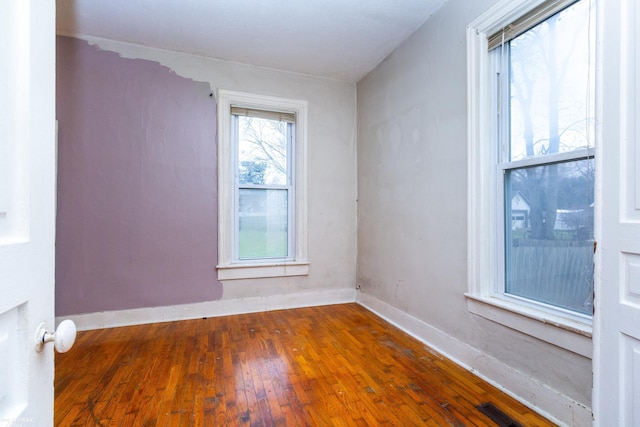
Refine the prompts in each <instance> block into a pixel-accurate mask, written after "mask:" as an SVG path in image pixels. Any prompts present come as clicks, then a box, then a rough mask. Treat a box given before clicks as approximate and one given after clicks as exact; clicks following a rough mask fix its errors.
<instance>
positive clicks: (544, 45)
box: [498, 0, 595, 161]
mask: <svg viewBox="0 0 640 427" xmlns="http://www.w3.org/2000/svg"><path fill="white" fill-rule="evenodd" d="M589 20H590V14H589V2H588V1H584V0H583V1H579V2H577V3H575V4H573V5H572V6H570V7H568V8H567V9H565V10H563V11H562V12H560V13H558V14H556V15H554V16H552V17H551V18H549V19H548V20H546V21H544V22H542V23H541V24H539V25H537V26H535V27H533V28H532V29H530V30H529V31H527V32H525V33H523V34H522V35H520V36H518V37H516V38H515V39H513V40H512V41H511V42H510V46H509V50H510V62H509V66H510V76H511V82H510V113H511V121H510V136H511V139H510V141H511V142H510V160H512V161H514V160H520V159H524V158H530V157H537V156H543V155H546V154H553V153H561V152H569V151H573V150H576V149H579V148H585V147H587V146H589V145H591V146H593V143H591V144H589V141H593V116H594V113H593V111H594V107H593V105H594V104H593V98H594V96H593V94H594V91H593V87H594V80H595V79H594V75H595V74H594V68H593V64H594V61H593V60H590V59H591V58H590V56H591V55H592V54H593V49H592V48H591V46H592V41H593V40H594V39H595V37H594V36H593V35H592V34H591V32H592V31H593V28H591V27H590V25H589V22H590V21H589ZM498 49H500V48H498Z"/></svg>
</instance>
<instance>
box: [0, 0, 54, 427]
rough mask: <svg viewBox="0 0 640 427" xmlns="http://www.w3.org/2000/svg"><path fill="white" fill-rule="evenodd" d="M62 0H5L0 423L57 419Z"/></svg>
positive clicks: (0, 81) (0, 110)
mask: <svg viewBox="0 0 640 427" xmlns="http://www.w3.org/2000/svg"><path fill="white" fill-rule="evenodd" d="M54 162H55V2H54V1H49V0H47V1H36V0H2V1H0V426H6V425H9V426H13V425H15V426H27V425H29V426H49V425H53V346H52V345H47V346H46V347H45V348H44V349H43V351H42V352H40V353H37V352H36V351H35V344H34V341H35V334H36V329H37V327H38V325H39V324H40V323H41V322H44V323H45V324H46V325H47V327H48V329H49V330H52V329H53V328H54V324H53V323H54V236H55V167H54Z"/></svg>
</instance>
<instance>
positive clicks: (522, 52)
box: [490, 0, 594, 316]
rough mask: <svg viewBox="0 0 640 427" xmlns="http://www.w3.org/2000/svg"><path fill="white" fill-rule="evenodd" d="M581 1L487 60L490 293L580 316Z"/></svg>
mask: <svg viewBox="0 0 640 427" xmlns="http://www.w3.org/2000/svg"><path fill="white" fill-rule="evenodd" d="M589 7H590V5H589V1H586V0H581V1H577V2H575V3H573V4H572V5H570V6H568V7H567V8H566V9H564V10H562V11H560V12H559V13H556V14H555V15H552V16H551V17H549V18H547V19H545V20H544V21H543V22H541V23H539V24H538V25H536V26H534V27H532V28H531V29H529V30H527V31H525V32H523V33H522V34H521V35H519V36H517V37H515V38H513V39H512V40H510V41H508V42H506V43H504V44H502V45H500V46H498V47H496V48H494V49H493V50H492V51H491V53H490V55H491V57H492V61H493V64H494V69H495V70H496V79H495V80H494V81H495V82H496V88H495V90H494V91H493V93H494V94H495V96H496V102H495V103H493V105H495V109H496V111H495V117H497V118H498V119H497V126H496V128H495V132H494V133H495V140H496V142H497V144H498V171H497V173H496V177H499V179H498V180H497V181H498V182H497V184H498V194H501V195H502V197H500V198H499V202H500V205H501V207H500V208H499V212H501V215H499V220H500V221H501V224H502V225H501V226H500V228H501V229H502V238H500V241H499V249H498V253H499V254H502V255H499V256H498V258H499V259H498V266H499V270H500V272H499V273H498V277H499V280H498V285H497V293H498V294H500V295H504V296H507V297H514V298H518V299H520V298H524V299H525V300H527V301H529V302H531V301H533V302H535V303H539V304H541V305H545V306H552V307H557V308H560V309H563V310H569V311H571V312H574V313H577V314H580V315H586V316H590V315H591V313H592V309H593V308H592V304H593V184H594V171H593V169H594V168H593V165H594V162H593V151H594V150H593V142H592V141H593V116H594V113H593V111H594V106H593V96H591V94H592V93H593V87H592V85H593V80H594V79H593V63H594V61H593V59H592V58H591V55H592V52H593V48H592V45H591V41H592V40H593V38H592V37H591V34H590V25H589V23H590V13H589Z"/></svg>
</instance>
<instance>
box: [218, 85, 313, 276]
mask: <svg viewBox="0 0 640 427" xmlns="http://www.w3.org/2000/svg"><path fill="white" fill-rule="evenodd" d="M218 108H219V126H220V132H219V141H218V148H219V150H218V155H219V159H218V166H219V174H218V179H219V212H218V215H219V220H218V223H219V246H218V258H219V260H218V277H219V278H220V279H221V280H224V279H241V278H256V277H276V276H291V275H304V274H307V272H308V264H307V260H306V196H305V187H306V170H305V169H306V161H305V159H306V157H305V145H306V143H305V141H306V137H305V135H306V132H305V125H306V102H304V101H296V100H289V99H283V98H274V97H266V96H260V95H252V94H244V93H239V92H231V91H222V90H221V91H219V96H218Z"/></svg>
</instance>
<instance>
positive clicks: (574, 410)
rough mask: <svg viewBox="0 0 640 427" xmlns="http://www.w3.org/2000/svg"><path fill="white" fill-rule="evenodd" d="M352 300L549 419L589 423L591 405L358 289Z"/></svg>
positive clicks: (590, 419)
mask: <svg viewBox="0 0 640 427" xmlns="http://www.w3.org/2000/svg"><path fill="white" fill-rule="evenodd" d="M356 302H357V303H358V304H360V305H362V306H363V307H365V308H367V309H368V310H370V311H372V312H373V313H375V314H376V315H378V316H379V317H381V318H383V319H385V320H386V321H388V322H389V323H391V324H393V325H395V326H397V327H398V328H400V329H402V330H403V331H405V332H406V333H408V334H409V335H411V336H413V337H414V338H416V339H418V340H420V341H422V342H423V343H425V344H426V345H428V346H429V347H431V348H433V349H434V350H436V351H437V352H439V353H441V354H442V355H443V356H445V357H447V358H449V359H450V360H452V361H454V362H455V363H457V364H459V365H460V366H462V367H464V368H465V369H467V370H469V371H471V372H473V373H474V374H475V375H477V376H479V377H480V378H482V379H483V380H485V381H487V382H488V383H490V384H491V385H493V386H495V387H497V388H499V389H500V390H502V391H503V392H504V393H506V394H508V395H509V396H511V397H513V398H515V399H516V400H518V401H520V402H522V403H523V404H524V405H526V406H528V407H529V408H531V409H533V410H534V411H536V412H538V413H540V414H541V415H543V416H544V417H547V418H548V419H549V420H551V421H553V422H555V423H557V424H560V425H566V426H585V425H591V423H592V417H591V408H589V407H586V406H584V405H583V404H581V403H579V402H576V401H574V400H573V399H571V398H569V397H568V396H566V395H564V394H562V393H560V392H558V391H556V390H554V389H551V388H550V387H548V386H546V385H544V384H542V383H540V382H538V381H536V380H535V379H534V378H531V377H529V376H527V375H525V374H523V373H522V372H519V371H517V370H515V369H514V368H512V367H511V366H509V365H506V364H505V363H503V362H501V361H499V360H498V359H495V358H492V357H490V356H487V355H486V354H484V353H482V352H480V351H478V350H477V349H475V348H474V347H471V346H470V345H468V344H465V343H464V342H462V341H459V340H457V339H456V338H453V337H451V336H450V335H448V334H446V333H444V332H442V331H441V330H439V329H437V328H435V327H433V326H431V325H429V324H427V323H425V322H423V321H422V320H420V319H417V318H415V317H413V316H411V315H410V314H407V313H405V312H403V311H401V310H399V309H397V308H395V307H393V306H391V305H389V304H387V303H385V302H383V301H381V300H379V299H377V298H375V297H373V296H371V295H367V294H363V293H361V292H358V293H357V297H356Z"/></svg>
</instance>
